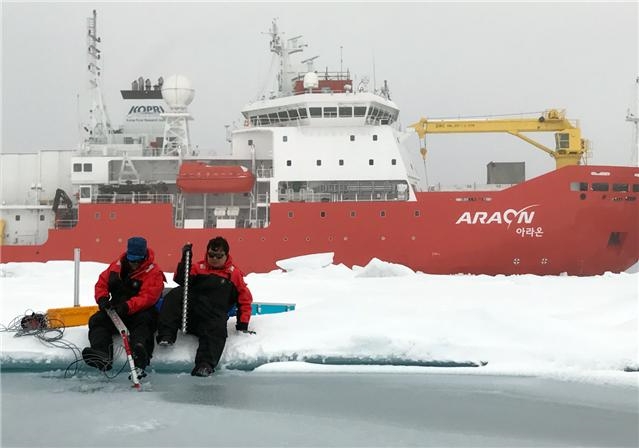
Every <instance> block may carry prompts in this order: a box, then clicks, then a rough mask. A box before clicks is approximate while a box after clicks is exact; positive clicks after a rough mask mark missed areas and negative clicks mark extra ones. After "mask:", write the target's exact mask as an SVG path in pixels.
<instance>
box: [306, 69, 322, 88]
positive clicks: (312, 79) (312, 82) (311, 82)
mask: <svg viewBox="0 0 639 448" xmlns="http://www.w3.org/2000/svg"><path fill="white" fill-rule="evenodd" d="M318 87H319V78H318V77H317V73H314V72H308V73H307V74H305V75H304V88H305V89H317V88H318Z"/></svg>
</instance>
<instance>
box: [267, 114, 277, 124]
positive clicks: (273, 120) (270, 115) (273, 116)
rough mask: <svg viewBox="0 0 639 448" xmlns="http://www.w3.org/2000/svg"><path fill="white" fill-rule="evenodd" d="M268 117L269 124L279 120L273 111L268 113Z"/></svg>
mask: <svg viewBox="0 0 639 448" xmlns="http://www.w3.org/2000/svg"><path fill="white" fill-rule="evenodd" d="M268 118H269V120H271V124H275V123H277V122H278V121H279V119H278V118H277V114H276V113H275V112H273V113H270V114H268Z"/></svg>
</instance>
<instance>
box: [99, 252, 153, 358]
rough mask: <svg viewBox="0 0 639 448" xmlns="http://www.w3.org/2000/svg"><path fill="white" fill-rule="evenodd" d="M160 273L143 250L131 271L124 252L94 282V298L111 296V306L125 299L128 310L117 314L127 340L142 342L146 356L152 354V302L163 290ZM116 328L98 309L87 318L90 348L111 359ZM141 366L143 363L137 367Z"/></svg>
mask: <svg viewBox="0 0 639 448" xmlns="http://www.w3.org/2000/svg"><path fill="white" fill-rule="evenodd" d="M164 282H165V278H164V273H163V272H162V271H161V270H160V268H159V267H158V266H157V264H155V255H154V253H153V251H152V250H151V249H148V250H147V257H146V259H144V260H143V261H142V262H141V263H140V265H139V266H138V267H137V269H135V270H134V271H133V272H131V269H130V265H129V264H128V262H127V261H126V252H125V253H123V254H122V255H121V256H120V258H118V259H117V260H116V261H114V262H113V263H111V264H110V265H109V267H108V268H107V269H105V270H104V271H103V272H102V273H101V274H100V276H99V278H98V281H97V283H96V284H95V300H96V302H98V300H99V299H100V298H102V297H108V296H109V295H110V296H111V303H112V304H113V305H114V306H115V305H117V304H119V303H122V302H126V303H127V305H128V309H129V311H128V313H127V315H125V316H120V317H121V318H122V321H123V322H124V325H126V327H127V329H128V330H129V333H130V336H129V338H130V343H131V346H132V347H133V346H134V345H135V344H136V343H142V344H144V346H145V348H146V351H147V353H148V357H149V359H150V358H151V355H152V353H153V346H154V341H153V334H154V333H155V328H156V325H157V310H156V309H155V304H156V303H157V301H158V300H159V299H160V297H161V295H162V291H163V289H164ZM114 334H117V330H116V328H115V326H114V325H113V322H111V319H110V318H109V316H108V314H107V313H106V312H105V311H98V312H97V313H95V314H94V315H93V316H91V318H90V319H89V342H90V344H91V348H93V349H96V350H99V351H101V352H103V353H108V354H109V355H110V358H113V347H112V343H113V335H114ZM139 367H142V368H144V366H139Z"/></svg>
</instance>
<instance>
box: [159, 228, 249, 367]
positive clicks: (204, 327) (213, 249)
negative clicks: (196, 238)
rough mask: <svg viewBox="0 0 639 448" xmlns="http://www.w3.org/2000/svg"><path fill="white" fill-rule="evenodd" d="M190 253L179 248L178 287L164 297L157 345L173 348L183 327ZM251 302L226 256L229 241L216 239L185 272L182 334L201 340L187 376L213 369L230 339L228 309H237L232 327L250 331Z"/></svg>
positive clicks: (230, 260) (176, 279) (228, 255)
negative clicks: (186, 259)
mask: <svg viewBox="0 0 639 448" xmlns="http://www.w3.org/2000/svg"><path fill="white" fill-rule="evenodd" d="M190 251H191V245H190V244H187V245H185V246H184V247H183V248H182V260H181V261H180V262H179V263H178V265H177V268H176V270H175V274H174V278H173V280H174V281H175V282H176V283H177V284H179V285H181V286H178V287H176V288H174V289H172V290H171V291H170V292H169V293H168V294H167V295H166V296H165V297H164V302H163V304H162V309H161V310H160V318H159V321H158V336H157V342H158V344H159V345H160V346H168V345H172V344H173V343H174V342H175V338H176V335H177V331H178V329H179V328H180V327H181V325H182V309H183V304H182V303H183V302H182V301H183V297H184V280H185V279H184V260H185V254H186V252H190ZM252 303H253V296H252V295H251V291H250V290H249V289H248V286H247V285H246V283H245V282H244V274H243V273H242V271H241V270H240V269H239V268H238V267H237V266H235V264H234V263H233V259H232V258H231V255H230V254H229V243H228V242H227V241H226V240H225V239H224V238H222V237H220V236H218V237H216V238H213V239H212V240H210V241H209V242H208V244H207V246H206V257H205V258H204V259H203V260H200V261H198V262H197V263H191V270H190V272H189V283H188V302H187V321H186V330H187V332H188V333H191V334H194V335H196V336H197V337H198V342H199V344H198V348H197V352H196V353H195V367H194V368H193V371H192V372H191V375H193V376H209V375H211V374H212V373H213V372H214V371H215V366H216V365H217V363H218V362H219V360H220V357H221V356H222V352H223V351H224V345H225V344H226V337H227V336H228V334H227V331H226V323H227V320H228V312H229V310H230V309H231V308H232V307H233V306H234V305H237V316H236V318H237V322H236V324H235V329H236V330H238V331H244V332H248V324H249V321H250V319H251V308H252Z"/></svg>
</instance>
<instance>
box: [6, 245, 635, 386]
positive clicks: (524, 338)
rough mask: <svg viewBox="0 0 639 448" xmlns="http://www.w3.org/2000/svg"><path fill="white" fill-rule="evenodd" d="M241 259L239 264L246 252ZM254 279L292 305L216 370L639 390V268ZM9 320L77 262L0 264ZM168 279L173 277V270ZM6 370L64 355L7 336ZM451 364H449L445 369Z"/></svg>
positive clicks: (41, 303) (56, 297)
mask: <svg viewBox="0 0 639 448" xmlns="http://www.w3.org/2000/svg"><path fill="white" fill-rule="evenodd" d="M238 262H239V264H240V266H241V260H238ZM278 264H279V265H280V266H281V267H284V268H286V269H287V270H286V271H284V270H282V269H277V270H274V271H272V272H269V273H261V274H255V273H252V274H249V275H247V277H246V281H247V284H248V285H249V287H250V288H251V291H252V292H253V296H254V300H255V301H256V302H263V303H269V302H271V303H294V304H295V305H296V309H295V310H294V311H291V312H286V313H281V314H265V315H256V316H253V317H252V319H251V324H250V327H251V329H252V330H255V331H256V332H257V334H256V335H249V334H243V333H237V332H236V331H235V329H234V325H235V318H234V317H232V318H230V319H229V324H228V326H229V338H228V340H227V344H226V348H225V351H224V354H223V356H222V359H221V361H220V365H219V366H218V370H219V369H220V368H221V369H240V370H251V369H253V368H256V367H258V368H259V369H260V370H261V371H265V370H269V371H278V372H281V371H295V372H298V371H321V372H325V371H327V370H330V371H340V370H341V371H344V370H348V371H353V369H355V370H360V371H375V370H382V371H384V372H387V371H389V370H402V371H406V370H407V369H408V370H411V371H413V370H414V371H423V369H427V370H430V371H442V370H438V368H437V367H428V366H433V365H439V364H438V363H444V365H477V366H481V367H476V368H459V369H458V370H460V371H463V372H464V373H476V374H491V375H494V374H508V375H511V374H522V375H541V376H549V377H555V378H571V379H580V380H588V381H595V382H612V383H623V384H631V385H634V386H637V374H636V373H632V372H628V370H631V371H632V370H637V369H638V368H639V348H638V340H639V337H638V335H639V323H638V312H637V309H638V308H637V307H638V301H639V290H638V281H639V274H638V273H636V272H635V273H622V274H611V273H607V274H605V275H601V276H595V277H571V276H559V277H550V276H548V277H540V276H533V275H522V276H495V277H492V276H471V275H453V276H437V275H428V274H424V273H420V272H413V271H412V270H410V269H409V268H407V267H405V266H401V265H395V264H392V263H387V262H384V261H382V260H378V259H373V260H371V262H370V263H369V264H368V265H367V266H365V267H359V266H353V267H352V268H349V267H347V266H344V265H335V264H332V254H330V253H328V254H316V255H309V256H305V257H297V258H296V259H290V260H282V261H281V262H280V263H278ZM0 267H1V271H0V288H1V291H2V302H1V303H2V323H3V324H4V325H6V324H7V323H8V322H9V321H10V320H11V319H13V318H14V317H16V316H21V315H23V314H25V313H26V312H29V311H30V310H33V311H36V312H38V311H39V312H45V311H46V310H47V309H49V308H59V307H69V306H73V287H74V285H73V278H74V272H73V269H74V265H73V262H71V261H50V262H47V263H6V264H2V265H0ZM105 267H106V265H105V264H102V263H93V262H83V263H81V268H80V285H79V289H80V294H79V298H80V305H94V304H95V302H94V299H93V286H94V284H95V281H96V280H97V277H98V274H99V273H100V272H101V271H102V270H103V269H104V268H105ZM166 276H167V279H168V280H169V283H168V285H167V286H175V284H174V283H172V282H171V281H170V279H172V273H171V272H168V273H167V274H166ZM64 338H65V340H66V341H68V342H71V343H73V344H75V345H77V346H78V347H80V348H82V347H84V346H86V345H88V338H87V327H86V326H83V327H72V328H67V329H66V331H65V334H64ZM0 341H1V342H2V354H1V358H0V361H1V362H2V365H3V369H27V370H29V369H35V370H43V369H61V368H66V366H67V365H68V364H69V363H70V362H72V361H73V360H74V356H73V353H72V352H71V351H70V350H64V349H60V348H56V347H49V346H46V345H44V344H43V343H41V342H40V341H39V340H38V339H37V338H35V337H29V336H27V337H14V335H13V334H11V333H7V332H3V333H0ZM195 347H196V340H195V338H194V337H193V336H190V335H181V334H180V335H179V336H178V341H177V343H176V345H175V346H173V347H169V348H164V347H156V349H155V352H154V355H153V359H152V362H151V368H152V369H151V371H152V372H153V371H154V370H155V371H158V372H162V371H171V372H181V371H183V372H189V371H190V368H191V365H192V363H193V359H194V355H195ZM444 370H445V371H446V373H450V372H453V371H455V369H444Z"/></svg>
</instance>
